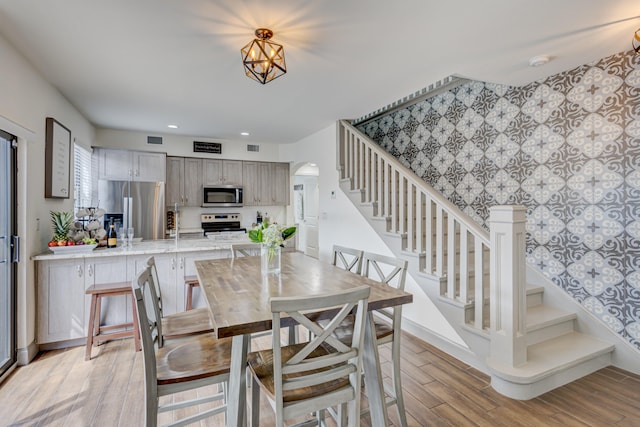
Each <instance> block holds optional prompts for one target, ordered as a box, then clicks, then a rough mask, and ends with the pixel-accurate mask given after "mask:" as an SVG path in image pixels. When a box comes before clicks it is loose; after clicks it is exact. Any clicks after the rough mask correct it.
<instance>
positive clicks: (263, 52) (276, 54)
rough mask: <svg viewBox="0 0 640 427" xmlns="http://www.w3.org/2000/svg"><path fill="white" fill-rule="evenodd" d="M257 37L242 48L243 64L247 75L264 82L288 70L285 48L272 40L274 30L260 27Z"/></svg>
mask: <svg viewBox="0 0 640 427" xmlns="http://www.w3.org/2000/svg"><path fill="white" fill-rule="evenodd" d="M255 34H256V38H255V39H254V40H252V41H251V42H250V43H249V44H247V45H246V46H245V47H243V48H242V50H241V51H240V52H241V53H242V64H243V65H244V72H245V74H246V75H247V77H250V78H252V79H254V80H257V81H259V82H260V83H262V84H265V83H268V82H270V81H271V80H273V79H275V78H278V77H280V76H281V75H283V74H285V73H286V72H287V66H286V65H285V62H284V48H283V47H282V45H280V44H277V43H274V42H272V41H271V40H270V39H271V37H273V31H271V30H269V29H267V28H258V29H257V30H256V33H255Z"/></svg>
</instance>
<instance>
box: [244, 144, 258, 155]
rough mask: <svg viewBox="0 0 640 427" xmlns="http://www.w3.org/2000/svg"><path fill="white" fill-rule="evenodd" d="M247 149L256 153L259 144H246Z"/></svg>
mask: <svg viewBox="0 0 640 427" xmlns="http://www.w3.org/2000/svg"><path fill="white" fill-rule="evenodd" d="M247 151H254V152H256V153H257V152H258V151H260V146H259V145H254V144H247Z"/></svg>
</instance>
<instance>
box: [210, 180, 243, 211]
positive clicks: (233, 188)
mask: <svg viewBox="0 0 640 427" xmlns="http://www.w3.org/2000/svg"><path fill="white" fill-rule="evenodd" d="M233 206H242V187H238V186H237V185H205V186H204V187H203V197H202V207H204V208H208V207H233Z"/></svg>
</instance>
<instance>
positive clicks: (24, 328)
mask: <svg viewBox="0 0 640 427" xmlns="http://www.w3.org/2000/svg"><path fill="white" fill-rule="evenodd" d="M0 58H2V68H0V93H1V94H2V96H1V97H0V128H1V129H4V130H6V131H8V132H10V133H13V134H14V135H16V136H17V137H18V138H19V140H18V145H19V146H18V157H19V159H18V193H19V195H18V234H19V236H20V238H21V239H22V248H21V259H22V261H21V262H20V264H19V266H18V313H17V315H18V336H17V343H18V349H19V354H18V360H19V362H20V363H25V362H26V361H27V360H28V358H29V357H31V356H33V354H28V351H33V350H34V349H35V346H34V338H35V308H36V307H35V286H34V282H35V275H34V263H33V261H30V260H29V257H31V256H32V255H35V254H38V253H40V252H43V251H44V250H45V249H46V242H47V241H48V240H49V239H50V237H51V234H52V233H51V226H50V220H49V211H50V210H55V211H63V210H64V211H73V199H72V198H69V199H45V198H44V147H45V119H46V118H47V117H53V118H55V119H56V120H57V121H59V122H60V123H62V124H63V125H64V126H66V127H67V128H69V129H70V130H71V137H72V141H74V142H78V143H82V144H83V145H91V144H92V141H93V138H94V128H93V126H92V125H91V124H90V123H89V122H88V121H87V120H86V119H85V118H84V117H83V116H82V115H81V114H80V113H79V112H78V111H77V110H76V109H75V108H74V107H73V106H72V105H71V104H70V103H69V102H68V101H67V100H66V99H65V98H64V97H62V95H60V93H59V92H58V91H57V90H56V89H55V88H54V87H53V86H51V85H50V84H49V83H47V82H46V81H45V79H44V78H43V77H42V76H41V75H40V74H38V72H37V71H36V70H35V69H34V68H33V67H32V66H31V65H30V64H29V63H28V62H27V61H26V60H25V59H24V58H23V57H22V56H21V55H20V54H19V53H18V52H17V51H16V50H15V49H14V48H13V47H12V46H11V45H10V44H9V43H8V42H7V41H6V40H5V39H4V38H2V37H0ZM70 187H71V191H73V185H71V186H70ZM72 197H73V195H72ZM28 349H29V350H28Z"/></svg>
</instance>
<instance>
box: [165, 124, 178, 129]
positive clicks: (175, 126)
mask: <svg viewBox="0 0 640 427" xmlns="http://www.w3.org/2000/svg"><path fill="white" fill-rule="evenodd" d="M167 127H168V128H169V129H178V125H167Z"/></svg>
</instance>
